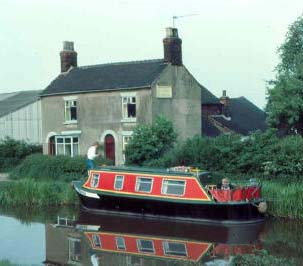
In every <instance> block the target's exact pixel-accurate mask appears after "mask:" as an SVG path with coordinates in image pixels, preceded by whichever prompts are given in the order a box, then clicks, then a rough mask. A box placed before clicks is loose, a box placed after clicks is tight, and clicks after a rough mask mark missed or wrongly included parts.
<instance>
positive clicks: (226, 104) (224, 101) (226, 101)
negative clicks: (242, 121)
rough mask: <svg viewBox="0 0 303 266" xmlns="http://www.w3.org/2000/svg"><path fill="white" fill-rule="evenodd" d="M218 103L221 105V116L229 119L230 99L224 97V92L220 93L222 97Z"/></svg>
mask: <svg viewBox="0 0 303 266" xmlns="http://www.w3.org/2000/svg"><path fill="white" fill-rule="evenodd" d="M220 103H221V104H223V110H222V114H223V115H225V116H226V117H229V115H230V114H229V105H230V99H229V97H228V96H227V95H226V90H223V91H222V96H221V97H220Z"/></svg>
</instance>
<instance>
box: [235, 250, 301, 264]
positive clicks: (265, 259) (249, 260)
mask: <svg viewBox="0 0 303 266" xmlns="http://www.w3.org/2000/svg"><path fill="white" fill-rule="evenodd" d="M231 265H232V266H285V265H288V266H295V265H296V263H295V262H294V260H292V259H286V258H278V257H274V256H272V255H269V254H268V252H267V251H266V250H260V251H256V252H255V254H245V255H237V256H235V257H234V258H233V260H232V262H231Z"/></svg>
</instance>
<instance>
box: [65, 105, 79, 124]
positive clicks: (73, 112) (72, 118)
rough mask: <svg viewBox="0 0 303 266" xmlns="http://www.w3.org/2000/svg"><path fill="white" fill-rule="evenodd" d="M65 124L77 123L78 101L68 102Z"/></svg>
mask: <svg viewBox="0 0 303 266" xmlns="http://www.w3.org/2000/svg"><path fill="white" fill-rule="evenodd" d="M64 117H65V122H77V101H76V100H66V101H65V111H64Z"/></svg>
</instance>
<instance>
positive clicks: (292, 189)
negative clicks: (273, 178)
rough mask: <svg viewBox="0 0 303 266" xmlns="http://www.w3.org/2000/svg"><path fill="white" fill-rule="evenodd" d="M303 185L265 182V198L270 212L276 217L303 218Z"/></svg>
mask: <svg viewBox="0 0 303 266" xmlns="http://www.w3.org/2000/svg"><path fill="white" fill-rule="evenodd" d="M302 194H303V184H302V183H289V184H282V183H279V182H269V181H266V182H263V197H264V198H265V199H266V200H267V201H268V203H269V204H268V206H269V209H268V212H269V214H270V215H272V216H275V217H286V218H300V219H302V218H303V197H302Z"/></svg>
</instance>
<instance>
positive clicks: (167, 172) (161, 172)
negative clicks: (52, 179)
mask: <svg viewBox="0 0 303 266" xmlns="http://www.w3.org/2000/svg"><path fill="white" fill-rule="evenodd" d="M93 170H99V171H111V172H130V173H146V174H155V175H166V176H167V175H172V176H176V175H178V176H187V177H188V176H196V173H191V172H188V173H186V172H181V171H173V170H170V169H160V168H159V169H158V168H146V167H129V166H112V167H110V166H104V167H103V166H102V167H99V168H97V169H93Z"/></svg>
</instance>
